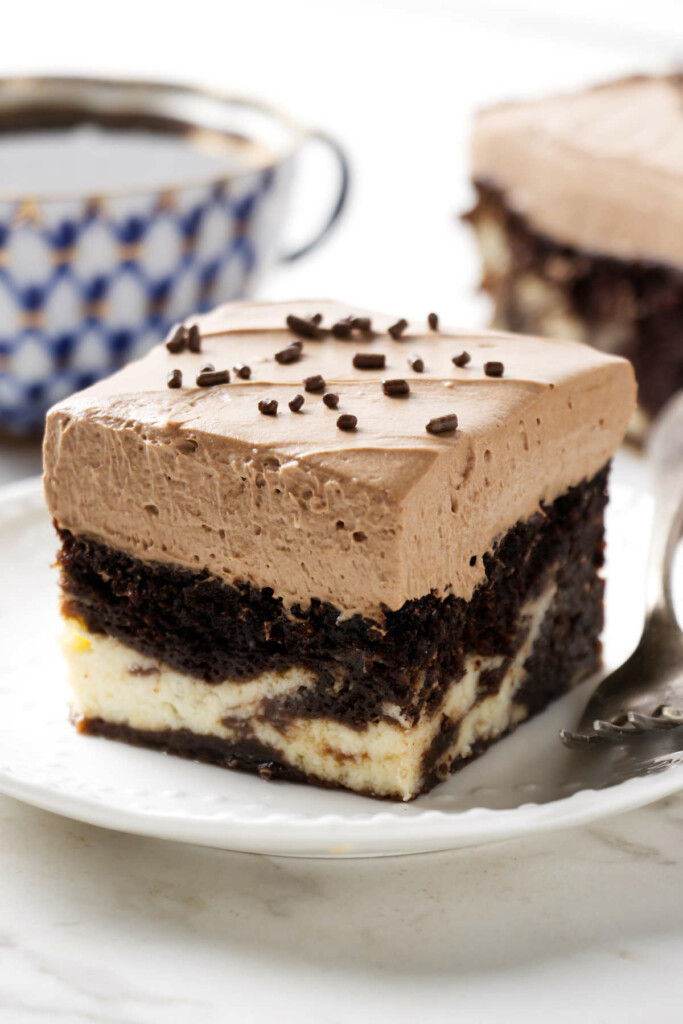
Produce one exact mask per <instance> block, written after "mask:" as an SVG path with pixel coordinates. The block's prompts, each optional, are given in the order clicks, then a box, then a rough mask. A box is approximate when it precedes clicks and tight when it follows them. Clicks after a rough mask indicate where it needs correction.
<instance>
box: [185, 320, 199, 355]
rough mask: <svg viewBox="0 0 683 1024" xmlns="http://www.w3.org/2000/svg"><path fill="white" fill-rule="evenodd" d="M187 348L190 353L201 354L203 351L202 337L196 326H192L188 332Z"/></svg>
mask: <svg viewBox="0 0 683 1024" xmlns="http://www.w3.org/2000/svg"><path fill="white" fill-rule="evenodd" d="M187 347H188V348H189V350H190V352H201V350H202V336H201V334H200V333H199V328H198V327H197V325H196V324H192V326H191V327H190V328H189V330H188V332H187Z"/></svg>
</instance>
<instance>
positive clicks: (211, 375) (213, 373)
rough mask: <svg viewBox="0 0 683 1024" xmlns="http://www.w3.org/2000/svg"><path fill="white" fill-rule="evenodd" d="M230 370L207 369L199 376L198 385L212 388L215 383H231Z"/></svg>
mask: <svg viewBox="0 0 683 1024" xmlns="http://www.w3.org/2000/svg"><path fill="white" fill-rule="evenodd" d="M229 383H230V370H207V371H206V372H205V373H200V374H199V376H198V377H197V387H200V388H211V387H213V386H214V384H229Z"/></svg>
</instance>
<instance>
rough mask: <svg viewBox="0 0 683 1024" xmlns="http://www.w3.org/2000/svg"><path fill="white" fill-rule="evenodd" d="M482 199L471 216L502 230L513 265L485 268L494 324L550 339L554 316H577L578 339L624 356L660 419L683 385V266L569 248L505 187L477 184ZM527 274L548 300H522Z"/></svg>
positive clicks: (649, 410)
mask: <svg viewBox="0 0 683 1024" xmlns="http://www.w3.org/2000/svg"><path fill="white" fill-rule="evenodd" d="M475 188H476V192H477V202H476V204H475V206H474V208H473V209H472V210H471V211H470V212H469V213H467V214H466V215H465V219H466V220H468V221H470V223H472V225H473V226H474V227H475V228H476V227H477V225H478V224H480V223H482V222H493V223H495V224H496V225H498V226H499V228H500V230H501V232H502V234H503V236H504V239H505V242H506V248H507V257H508V261H509V265H508V267H507V270H506V271H505V273H504V274H501V275H494V274H491V272H490V271H487V272H486V273H485V275H484V279H483V281H482V288H483V290H484V291H487V292H488V293H489V294H490V295H491V297H492V299H493V301H494V303H495V314H494V326H496V327H497V328H501V329H504V330H511V331H515V332H517V333H520V334H521V333H531V334H552V327H549V326H548V325H549V323H552V319H553V318H554V317H556V316H557V315H558V314H559V315H560V316H562V315H564V314H565V313H567V312H568V313H569V314H570V316H571V317H572V318H576V320H577V321H578V323H577V324H576V326H577V332H576V336H577V340H579V341H587V342H588V343H589V344H592V345H595V347H597V348H603V349H604V348H606V347H607V346H609V351H611V352H616V353H617V354H619V355H622V356H625V357H626V358H627V359H629V360H630V361H631V362H632V363H633V366H634V369H635V372H636V378H637V380H638V388H639V390H638V397H639V402H640V404H641V406H642V407H643V409H645V411H646V412H647V413H649V414H650V415H652V416H654V415H656V413H657V412H658V411H659V409H660V408H661V407H662V406H663V405H664V404H665V402H666V401H667V400H668V399H669V398H670V397H671V395H673V394H674V393H675V392H676V391H678V390H679V389H681V388H683V343H682V342H681V339H682V338H683V268H680V267H676V266H672V265H668V264H664V263H658V262H655V261H653V260H648V259H638V260H636V259H619V258H618V257H616V256H611V255H606V254H603V253H599V252H589V251H587V250H584V249H579V248H576V247H574V246H572V245H568V244H564V243H563V242H562V241H561V240H558V239H553V238H551V237H549V236H548V235H547V234H544V233H543V232H541V231H538V230H536V229H535V228H534V227H533V226H532V225H531V224H530V223H529V222H528V220H527V219H526V218H525V217H524V216H523V215H521V214H520V213H518V212H516V211H515V210H514V209H512V208H511V207H510V205H509V204H508V202H507V200H506V197H505V194H504V192H503V190H501V189H500V188H498V187H496V186H495V185H493V184H492V183H491V182H488V181H483V180H477V181H475ZM529 275H533V277H534V278H535V279H536V280H537V281H538V282H540V283H541V284H542V285H543V286H545V290H546V299H545V301H544V302H543V303H536V304H530V303H525V302H524V301H523V299H522V294H521V289H520V285H521V286H522V287H523V282H524V280H525V279H528V276H529Z"/></svg>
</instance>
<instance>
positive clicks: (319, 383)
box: [304, 373, 325, 394]
mask: <svg viewBox="0 0 683 1024" xmlns="http://www.w3.org/2000/svg"><path fill="white" fill-rule="evenodd" d="M304 390H305V391H312V392H313V393H314V394H317V392H319V391H324V390H325V379H324V378H323V377H321V376H320V374H319V373H316V374H315V375H314V376H313V377H304Z"/></svg>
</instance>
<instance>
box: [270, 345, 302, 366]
mask: <svg viewBox="0 0 683 1024" xmlns="http://www.w3.org/2000/svg"><path fill="white" fill-rule="evenodd" d="M300 359H301V349H300V348H299V346H298V345H288V346H287V348H283V349H280V351H279V352H276V353H275V362H276V363H297V362H298V361H299V360H300Z"/></svg>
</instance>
